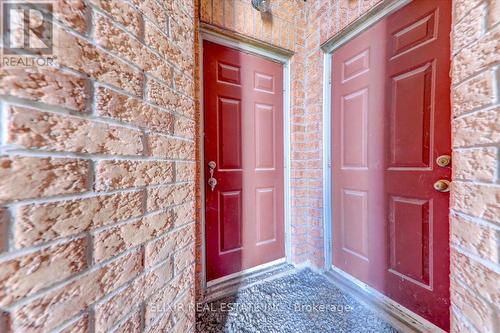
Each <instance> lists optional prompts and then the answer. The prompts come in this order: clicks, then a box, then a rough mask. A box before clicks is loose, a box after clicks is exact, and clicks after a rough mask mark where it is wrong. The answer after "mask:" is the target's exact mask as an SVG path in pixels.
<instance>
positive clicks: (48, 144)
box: [0, 0, 195, 333]
mask: <svg viewBox="0 0 500 333" xmlns="http://www.w3.org/2000/svg"><path fill="white" fill-rule="evenodd" d="M194 17H195V16H194V1H175V2H174V1H159V0H130V1H121V0H120V1H118V0H106V1H104V0H102V1H101V0H89V1H82V0H75V1H69V2H68V1H62V0H58V1H55V15H54V23H55V24H54V31H55V34H56V41H55V42H56V45H55V48H54V53H55V55H56V56H57V61H56V65H54V66H53V67H39V68H28V69H24V68H16V69H12V68H10V69H9V68H0V99H1V131H2V132H1V148H0V149H1V156H0V205H1V208H0V308H1V310H2V314H1V316H0V331H1V332H23V333H25V332H42V331H43V332H49V331H51V330H57V331H61V332H87V331H90V332H94V331H95V332H107V331H115V332H139V331H161V330H162V329H169V330H170V329H171V328H172V327H174V326H175V329H174V330H175V331H177V332H186V331H188V330H189V328H190V327H192V324H193V313H192V312H187V311H182V309H181V305H183V306H187V305H190V304H191V305H192V304H193V302H194V293H193V292H194V265H193V263H194V239H195V232H194V228H195V223H194V221H195V209H194V203H195V201H194V200H195V189H194V188H195V183H194V181H195V162H194V161H195V107H194V106H195V104H194V65H193V60H194V34H195V32H194ZM178 305H179V306H178ZM172 307H173V308H172Z"/></svg>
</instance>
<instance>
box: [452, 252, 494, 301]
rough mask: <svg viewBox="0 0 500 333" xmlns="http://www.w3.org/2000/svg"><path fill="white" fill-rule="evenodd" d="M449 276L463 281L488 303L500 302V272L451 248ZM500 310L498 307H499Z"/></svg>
mask: <svg viewBox="0 0 500 333" xmlns="http://www.w3.org/2000/svg"><path fill="white" fill-rule="evenodd" d="M450 263H451V277H452V278H456V279H457V280H460V281H462V282H463V284H464V285H466V286H467V287H468V288H469V289H470V291H471V292H472V293H474V294H476V297H480V298H483V299H484V300H485V301H487V302H489V303H490V304H497V305H498V304H500V289H499V288H498V281H500V274H499V273H498V272H495V271H493V270H492V269H490V268H488V267H486V266H484V265H482V264H480V263H478V262H476V261H474V260H472V259H470V258H469V257H467V256H465V255H463V254H461V253H459V252H457V251H456V250H454V249H452V250H451V257H450ZM499 310H500V309H499Z"/></svg>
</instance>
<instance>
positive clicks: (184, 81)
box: [173, 72, 194, 96]
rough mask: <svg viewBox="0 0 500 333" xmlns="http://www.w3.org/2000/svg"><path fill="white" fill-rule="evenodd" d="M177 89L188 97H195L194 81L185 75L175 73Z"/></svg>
mask: <svg viewBox="0 0 500 333" xmlns="http://www.w3.org/2000/svg"><path fill="white" fill-rule="evenodd" d="M173 78H174V79H173V80H174V83H175V89H176V90H177V91H179V92H181V93H183V94H184V95H186V96H194V81H192V79H191V78H189V77H187V76H186V75H184V74H183V73H179V72H174V76H173Z"/></svg>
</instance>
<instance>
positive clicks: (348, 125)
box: [340, 89, 368, 168]
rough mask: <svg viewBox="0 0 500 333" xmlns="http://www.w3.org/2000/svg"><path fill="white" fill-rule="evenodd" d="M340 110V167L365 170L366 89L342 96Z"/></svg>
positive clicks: (366, 158) (366, 149) (366, 154)
mask: <svg viewBox="0 0 500 333" xmlns="http://www.w3.org/2000/svg"><path fill="white" fill-rule="evenodd" d="M340 108H341V110H340V112H341V113H340V117H341V123H342V127H341V129H340V131H341V140H342V144H341V149H342V167H343V168H366V167H367V163H368V147H367V131H368V89H362V90H360V91H356V92H353V93H351V94H348V95H346V96H344V97H343V98H342V102H341V107H340Z"/></svg>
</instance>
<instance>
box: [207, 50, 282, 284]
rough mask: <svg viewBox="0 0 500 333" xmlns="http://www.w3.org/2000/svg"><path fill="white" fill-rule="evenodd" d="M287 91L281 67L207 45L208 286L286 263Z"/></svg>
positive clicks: (273, 62) (243, 54) (256, 56)
mask: <svg viewBox="0 0 500 333" xmlns="http://www.w3.org/2000/svg"><path fill="white" fill-rule="evenodd" d="M284 85H285V80H284V67H283V64H282V63H280V62H277V61H273V60H271V59H268V58H265V57H263V56H259V55H256V54H253V53H249V52H244V51H242V50H240V49H236V48H233V47H229V46H227V45H221V44H218V43H214V42H213V41H207V40H204V41H203V91H204V92H203V101H204V142H203V143H204V161H203V163H204V165H203V168H204V185H203V190H204V196H205V202H204V204H205V212H204V214H205V216H204V217H205V237H204V238H205V258H206V260H205V274H206V281H212V282H213V281H214V280H220V279H221V278H225V277H230V276H234V274H238V273H240V272H242V271H248V270H249V269H250V270H251V269H253V268H255V267H260V266H262V265H266V264H270V263H271V264H272V263H278V262H281V261H284V259H285V217H286V213H285V211H286V210H285V189H286V181H285V163H286V158H285V156H286V153H285V121H284V120H285V112H284V110H285V99H284V92H285V89H284V88H285V86H284ZM280 260H281V261H280Z"/></svg>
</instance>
